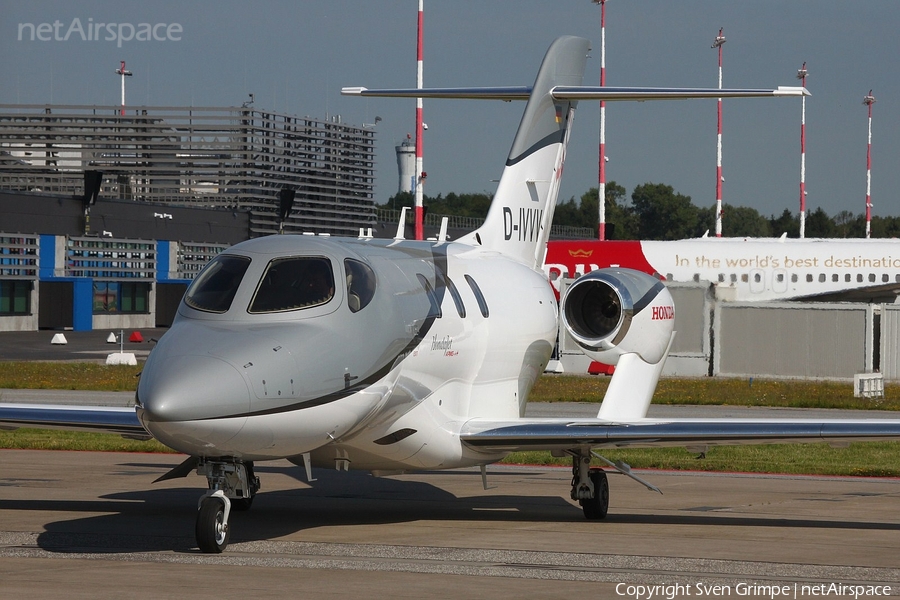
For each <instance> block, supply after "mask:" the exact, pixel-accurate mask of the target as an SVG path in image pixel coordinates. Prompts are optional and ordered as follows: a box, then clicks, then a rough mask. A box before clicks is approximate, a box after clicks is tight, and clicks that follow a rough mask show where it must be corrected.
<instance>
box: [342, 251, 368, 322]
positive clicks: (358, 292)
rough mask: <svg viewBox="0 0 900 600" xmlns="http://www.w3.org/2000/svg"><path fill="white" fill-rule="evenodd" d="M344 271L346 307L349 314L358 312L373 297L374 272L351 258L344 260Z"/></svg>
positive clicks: (364, 264)
mask: <svg viewBox="0 0 900 600" xmlns="http://www.w3.org/2000/svg"><path fill="white" fill-rule="evenodd" d="M344 271H346V272H347V305H348V306H349V307H350V312H358V311H360V310H362V309H364V308H365V307H366V306H368V304H369V302H371V301H372V298H373V297H374V296H375V271H373V270H372V267H370V266H369V265H367V264H366V263H364V262H361V261H358V260H353V259H352V258H345V259H344Z"/></svg>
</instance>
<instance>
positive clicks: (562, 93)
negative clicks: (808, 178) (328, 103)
mask: <svg viewBox="0 0 900 600" xmlns="http://www.w3.org/2000/svg"><path fill="white" fill-rule="evenodd" d="M341 94H343V95H345V96H367V97H377V98H470V99H477V100H506V101H510V100H528V97H529V96H530V95H531V87H530V86H509V87H503V86H499V87H465V88H421V89H420V88H394V89H369V88H365V87H345V88H342V89H341ZM550 95H551V96H552V97H553V98H555V99H557V100H608V101H611V102H612V101H616V100H636V101H645V100H677V99H687V98H755V97H772V96H809V95H810V93H809V92H808V91H807V90H806V88H802V87H777V88H773V89H717V88H658V87H610V86H603V87H600V86H589V85H580V86H556V87H553V88H551V89H550Z"/></svg>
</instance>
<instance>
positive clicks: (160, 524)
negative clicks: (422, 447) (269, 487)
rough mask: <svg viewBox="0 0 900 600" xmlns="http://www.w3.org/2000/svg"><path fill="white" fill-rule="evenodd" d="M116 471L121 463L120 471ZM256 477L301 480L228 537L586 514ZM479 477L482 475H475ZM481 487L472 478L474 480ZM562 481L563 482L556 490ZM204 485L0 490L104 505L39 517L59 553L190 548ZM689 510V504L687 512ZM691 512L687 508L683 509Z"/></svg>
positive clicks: (534, 501) (23, 505) (356, 480)
mask: <svg viewBox="0 0 900 600" xmlns="http://www.w3.org/2000/svg"><path fill="white" fill-rule="evenodd" d="M120 466H121V467H124V468H134V469H135V471H127V474H129V475H130V474H138V473H137V472H136V471H137V469H140V470H141V471H140V473H141V474H142V475H145V474H147V467H153V468H155V467H161V468H167V465H148V464H146V463H145V464H122V465H120ZM123 472H124V471H123ZM256 472H257V474H258V475H261V476H262V478H263V486H265V478H266V477H265V476H266V475H269V476H271V475H272V474H275V473H280V474H282V475H287V476H289V477H293V478H296V479H298V480H300V481H303V485H302V486H298V487H297V488H293V489H287V490H283V489H282V490H274V491H269V492H266V491H265V487H263V490H262V491H260V493H259V494H258V495H257V497H256V498H255V501H254V504H253V507H252V509H251V510H249V511H247V512H235V513H233V514H232V518H231V523H232V527H233V530H232V539H231V541H232V542H248V541H261V540H273V539H276V538H279V537H282V536H285V535H289V534H292V533H296V532H298V531H302V530H304V529H314V528H317V527H328V526H331V527H340V526H351V525H385V524H391V523H403V522H412V521H417V520H441V521H490V522H498V523H502V522H582V523H583V522H584V517H583V515H582V512H581V509H580V508H579V507H578V506H577V505H575V504H574V503H572V502H570V501H568V500H567V499H566V498H564V497H563V496H562V495H560V496H555V497H553V496H550V497H548V496H529V495H497V494H496V493H494V494H490V495H489V494H487V493H485V495H473V496H468V497H462V498H460V497H457V496H455V495H453V494H452V493H450V492H448V491H446V490H444V489H441V488H439V487H436V486H434V485H432V484H430V483H424V482H421V481H410V480H399V479H393V478H376V477H372V476H370V475H368V474H366V473H361V472H355V471H351V472H349V473H337V472H335V471H331V470H326V469H317V470H315V471H314V477H315V478H316V481H314V482H312V483H311V484H307V483H305V481H304V479H303V470H302V469H301V468H299V467H266V466H259V467H257V469H256ZM454 476H464V477H471V478H473V479H476V480H477V479H479V476H478V474H477V473H472V472H465V473H463V472H456V473H454V472H442V473H441V477H454ZM506 476H516V477H520V476H521V475H520V474H513V473H503V472H494V473H491V474H490V478H491V480H492V481H493V482H494V483H495V484H497V485H498V487H502V486H503V483H502V479H503V478H505V477H506ZM478 483H479V484H480V481H479V482H478ZM478 489H479V490H480V485H479V486H478ZM564 491H566V490H563V492H564ZM201 493H202V488H198V487H181V488H165V489H153V488H152V487H150V484H149V481H148V487H147V489H142V490H140V491H133V492H125V493H117V494H110V495H107V496H102V497H101V498H100V499H97V500H87V501H75V502H69V501H62V500H2V499H0V510H3V511H13V510H30V511H34V510H46V511H63V512H85V513H104V514H99V515H97V514H92V516H89V517H85V518H83V519H74V520H66V521H57V522H51V523H47V524H46V525H45V526H44V527H45V530H46V531H45V532H43V533H41V534H40V535H39V536H38V540H37V542H38V546H40V547H41V548H43V549H44V550H47V551H50V552H61V553H93V554H103V553H118V552H129V551H130V552H134V551H137V552H140V551H174V552H197V549H196V542H195V540H194V536H193V525H194V519H195V517H196V503H197V500H198V499H199V497H200V495H201ZM649 510H652V507H651V506H649V505H648V512H646V513H635V512H634V511H633V510H632V511H630V512H629V513H625V514H623V513H616V512H615V506H613V507H611V512H610V514H609V515H608V517H607V519H606V520H605V521H598V522H595V523H593V524H594V525H596V526H597V527H602V526H603V524H604V523H609V524H629V523H631V524H644V525H647V524H650V525H654V524H656V525H695V526H696V525H702V526H709V527H721V526H725V527H734V526H746V527H779V528H784V527H794V528H824V529H867V530H894V531H900V524H896V523H877V522H865V521H849V520H817V519H798V518H773V517H770V516H760V517H755V516H746V515H741V516H736V515H728V514H723V513H721V512H716V510H717V507H697V508H693V509H682V511H684V512H681V513H677V514H675V513H671V512H669V513H668V514H654V513H652V512H649ZM691 511H696V512H693V513H691ZM686 513H690V514H686Z"/></svg>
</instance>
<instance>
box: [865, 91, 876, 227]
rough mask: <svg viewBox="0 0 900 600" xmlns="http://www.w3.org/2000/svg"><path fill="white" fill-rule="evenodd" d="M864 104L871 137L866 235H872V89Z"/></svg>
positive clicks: (868, 160) (867, 176) (869, 139)
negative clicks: (867, 113) (867, 110)
mask: <svg viewBox="0 0 900 600" xmlns="http://www.w3.org/2000/svg"><path fill="white" fill-rule="evenodd" d="M863 104H865V105H866V106H867V107H868V109H869V138H868V143H867V144H866V237H867V238H869V237H871V235H872V105H873V104H875V96H873V95H872V90H869V93H868V94H867V95H866V97H865V98H863Z"/></svg>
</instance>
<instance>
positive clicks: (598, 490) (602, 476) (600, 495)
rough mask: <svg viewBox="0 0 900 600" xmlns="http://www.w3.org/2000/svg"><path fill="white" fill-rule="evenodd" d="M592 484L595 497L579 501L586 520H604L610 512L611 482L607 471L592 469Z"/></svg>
mask: <svg viewBox="0 0 900 600" xmlns="http://www.w3.org/2000/svg"><path fill="white" fill-rule="evenodd" d="M590 477H591V483H592V484H593V485H594V497H593V498H585V499H583V500H579V502H580V504H581V508H582V510H584V516H585V518H586V519H604V518H606V512H607V511H608V510H609V482H608V481H606V471H604V470H603V469H591V474H590Z"/></svg>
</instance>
